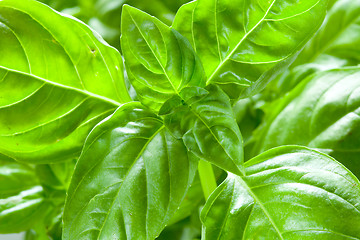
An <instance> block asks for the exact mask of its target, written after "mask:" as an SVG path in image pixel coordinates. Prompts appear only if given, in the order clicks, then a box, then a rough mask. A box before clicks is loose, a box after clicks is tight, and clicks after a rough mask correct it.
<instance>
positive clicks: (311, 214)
mask: <svg viewBox="0 0 360 240" xmlns="http://www.w3.org/2000/svg"><path fill="white" fill-rule="evenodd" d="M245 166H246V176H245V177H242V178H241V177H239V176H235V175H232V174H229V176H228V178H227V179H226V180H225V181H224V182H223V183H222V184H221V185H220V186H219V187H218V188H217V190H215V192H214V193H213V194H212V196H211V197H210V198H209V200H208V201H207V203H206V205H205V206H204V208H203V210H202V213H201V219H202V222H203V224H204V229H203V233H204V236H203V238H204V239H208V240H211V239H217V240H218V239H224V240H233V239H234V240H235V239H236V240H238V239H274V240H275V239H287V240H288V239H294V240H295V239H296V240H298V239H309V240H310V239H311V240H312V239H322V240H327V239H328V240H332V239H344V240H345V239H360V225H359V224H358V222H359V221H360V205H359V201H360V188H359V184H360V182H359V180H358V179H356V177H355V176H354V175H353V174H352V173H351V172H350V171H348V170H347V169H346V168H345V167H343V166H342V165H341V164H339V163H338V162H336V161H335V160H334V159H332V158H330V157H328V156H327V155H325V154H321V153H319V152H316V151H312V150H310V149H307V148H303V147H295V146H294V147H293V146H287V147H279V148H274V149H272V150H269V151H267V152H265V153H263V154H261V155H259V156H257V157H256V158H254V159H252V160H250V161H249V162H246V164H245Z"/></svg>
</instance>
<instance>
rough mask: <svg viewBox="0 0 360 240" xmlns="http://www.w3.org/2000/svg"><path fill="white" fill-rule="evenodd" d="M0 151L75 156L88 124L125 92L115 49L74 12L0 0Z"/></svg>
mask: <svg viewBox="0 0 360 240" xmlns="http://www.w3.org/2000/svg"><path fill="white" fill-rule="evenodd" d="M0 29H1V31H0V48H1V55H0V89H1V90H0V152H2V153H4V154H6V155H9V156H11V157H13V158H16V159H17V160H21V161H27V162H34V163H45V162H55V161H59V160H65V159H69V158H70V157H74V156H77V155H78V154H79V152H80V150H81V147H82V144H83V141H84V140H85V137H86V136H87V134H88V132H89V131H90V130H91V128H92V127H93V126H94V125H95V124H96V123H98V122H99V121H100V120H102V119H103V118H105V117H106V116H108V115H109V114H110V113H111V112H113V111H114V110H115V109H116V108H117V107H118V106H119V105H120V103H122V102H126V101H128V100H130V98H129V96H128V94H127V92H126V87H125V84H124V81H123V73H122V59H121V56H120V54H119V53H118V52H117V51H116V50H115V49H113V48H111V47H110V46H108V45H107V44H106V43H105V42H104V41H103V40H102V39H101V37H99V36H98V35H97V34H96V33H94V32H92V30H91V29H89V28H88V27H87V26H85V25H84V24H83V23H81V22H80V21H78V20H76V19H72V18H69V17H66V16H64V15H61V14H59V13H57V12H55V11H53V10H52V9H50V8H49V7H47V6H45V5H43V4H41V3H38V2H36V1H33V0H24V1H16V0H3V1H0Z"/></svg>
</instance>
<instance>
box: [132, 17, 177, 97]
mask: <svg viewBox="0 0 360 240" xmlns="http://www.w3.org/2000/svg"><path fill="white" fill-rule="evenodd" d="M127 12H128V14H129V16H130V17H131V20H132V22H133V23H134V25H135V27H136V28H137V30H138V31H139V33H140V35H141V37H142V38H143V39H144V41H145V42H146V45H147V46H148V48H149V49H150V51H151V53H152V54H153V55H154V57H155V59H156V61H157V62H158V64H159V66H160V67H161V69H162V71H163V72H164V75H165V76H166V78H167V80H168V82H169V83H170V85H171V87H172V88H173V89H174V91H175V93H176V94H177V95H179V92H178V90H177V88H176V87H175V86H174V84H173V83H172V81H171V79H170V77H169V75H168V74H167V72H166V70H165V68H164V66H163V65H162V64H161V61H160V59H159V58H158V56H157V55H156V54H155V52H154V49H152V47H151V46H150V44H149V42H148V40H147V39H146V38H145V36H144V34H143V32H142V31H141V29H140V27H139V26H138V24H137V22H136V21H135V19H134V18H133V16H132V14H131V13H130V11H127ZM154 24H155V23H154ZM155 25H156V24H155ZM156 27H157V26H156ZM161 37H162V36H161Z"/></svg>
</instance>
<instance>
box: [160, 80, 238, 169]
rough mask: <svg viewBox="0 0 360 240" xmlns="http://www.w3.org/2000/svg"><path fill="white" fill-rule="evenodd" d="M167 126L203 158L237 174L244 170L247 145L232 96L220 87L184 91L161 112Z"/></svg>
mask: <svg viewBox="0 0 360 240" xmlns="http://www.w3.org/2000/svg"><path fill="white" fill-rule="evenodd" d="M160 114H166V115H165V124H166V127H167V128H169V129H170V131H171V133H172V134H173V135H174V136H175V137H176V138H182V139H183V141H184V143H185V145H186V147H187V149H188V150H189V151H191V152H193V153H194V154H195V155H196V156H198V157H199V158H201V159H203V160H206V161H209V162H211V163H213V164H215V165H217V166H218V167H220V168H223V169H225V170H227V171H230V172H233V173H235V174H242V170H243V159H244V157H243V142H242V137H241V133H240V130H239V127H238V125H237V123H236V120H235V116H234V113H233V110H232V107H231V104H230V100H229V97H228V96H227V95H226V94H225V93H224V92H223V91H222V90H221V89H220V88H219V87H217V86H215V85H210V86H208V87H207V88H206V89H202V88H198V87H190V88H184V89H183V90H182V91H181V92H180V93H179V95H178V96H174V97H173V98H171V99H169V100H168V101H167V102H165V104H164V105H163V107H162V108H161V109H160Z"/></svg>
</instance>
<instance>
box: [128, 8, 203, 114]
mask: <svg viewBox="0 0 360 240" xmlns="http://www.w3.org/2000/svg"><path fill="white" fill-rule="evenodd" d="M121 28H122V36H121V47H122V51H123V53H124V58H125V65H126V70H127V74H128V76H129V79H130V81H131V84H132V85H133V86H134V88H135V90H136V92H137V94H138V97H139V99H140V101H141V102H142V103H143V104H144V105H147V106H149V107H151V108H152V109H154V110H159V108H160V107H161V105H162V104H163V103H164V102H165V101H166V100H168V99H169V98H170V97H171V96H172V95H174V94H178V93H179V92H180V91H181V89H182V88H184V87H188V86H204V84H205V75H204V71H203V68H202V65H201V62H200V60H199V59H198V58H197V56H196V54H195V53H194V51H193V49H192V47H191V46H190V44H189V42H188V41H187V40H186V39H185V38H184V37H182V36H181V35H180V34H179V33H178V32H176V31H175V30H173V29H170V28H169V27H168V26H166V25H165V24H163V23H162V22H160V21H159V20H157V19H156V18H154V17H151V16H150V15H148V14H146V13H144V12H142V11H140V10H137V9H135V8H132V7H130V6H127V5H125V6H124V7H123V13H122V22H121Z"/></svg>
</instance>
